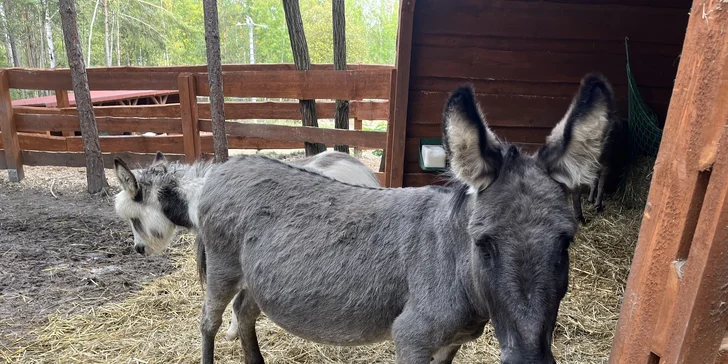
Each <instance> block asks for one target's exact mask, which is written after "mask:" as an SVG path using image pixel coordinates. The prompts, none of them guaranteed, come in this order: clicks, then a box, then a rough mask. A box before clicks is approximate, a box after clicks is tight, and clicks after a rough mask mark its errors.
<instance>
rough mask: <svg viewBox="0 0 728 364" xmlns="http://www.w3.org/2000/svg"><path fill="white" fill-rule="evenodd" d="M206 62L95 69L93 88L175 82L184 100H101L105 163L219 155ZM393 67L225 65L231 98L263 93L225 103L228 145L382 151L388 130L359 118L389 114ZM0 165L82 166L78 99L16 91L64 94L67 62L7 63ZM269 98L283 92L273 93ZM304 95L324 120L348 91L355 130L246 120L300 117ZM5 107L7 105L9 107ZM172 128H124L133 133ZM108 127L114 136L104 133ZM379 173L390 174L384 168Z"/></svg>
mask: <svg viewBox="0 0 728 364" xmlns="http://www.w3.org/2000/svg"><path fill="white" fill-rule="evenodd" d="M206 72H207V67H206V66H181V67H107V68H89V69H88V78H89V88H90V89H91V90H114V91H121V90H156V89H160V90H162V89H163V90H176V91H177V92H178V93H179V103H174V104H163V105H123V106H94V108H93V110H94V114H95V116H96V122H97V127H98V130H99V132H100V133H101V134H102V135H101V136H99V145H100V147H101V151H102V153H103V155H104V160H105V163H107V165H111V164H108V163H110V161H111V160H113V158H112V159H109V158H111V157H112V156H124V157H125V158H127V159H128V160H130V161H131V162H130V163H132V164H135V163H140V164H141V165H145V164H148V163H149V162H151V160H152V159H151V157H152V154H153V153H155V152H157V151H161V152H164V153H166V154H168V155H169V158H170V159H176V160H186V161H188V162H192V161H194V160H196V159H198V158H200V157H203V156H205V155H210V154H211V153H213V141H212V135H211V131H212V125H211V124H212V122H211V120H210V118H211V115H210V105H209V103H207V102H200V100H202V99H199V97H205V96H208V95H209V87H208V85H207V73H206ZM393 73H394V69H393V67H391V66H383V65H350V66H348V67H347V70H346V71H334V70H333V66H332V65H330V64H329V65H321V64H318V65H314V66H313V68H312V70H311V71H296V70H295V66H294V65H292V64H268V65H224V66H223V87H224V91H225V96H226V98H227V97H238V98H262V99H267V100H265V101H260V102H255V101H227V102H225V116H226V119H227V120H228V121H227V122H226V124H225V126H226V132H227V134H228V148H230V149H255V150H261V149H302V148H303V143H304V142H312V143H326V144H328V145H331V146H333V145H335V144H337V145H339V144H346V145H351V146H354V147H357V148H361V149H385V148H386V140H387V138H386V134H387V133H386V132H376V131H362V130H361V128H362V122H361V121H362V120H384V121H387V120H389V119H390V109H391V98H392V95H391V94H392V82H393V76H392V75H393ZM3 80H4V82H0V106H1V107H0V136H2V138H0V149H2V150H0V168H4V169H9V170H13V169H15V170H18V167H20V174H21V175H20V178H22V165H23V164H27V165H58V166H78V167H80V166H85V155H84V154H83V141H82V138H81V136H80V135H76V134H80V122H79V118H78V114H77V110H76V108H75V107H68V103H67V102H65V103H63V102H59V103H58V107H37V106H15V107H13V106H12V105H10V104H11V102H10V97H9V95H10V89H30V90H51V91H55V92H56V93H57V98H58V99H61V100H62V99H64V98H65V97H66V96H65V92H66V90H70V89H71V88H72V83H71V75H70V71H69V70H68V69H53V70H45V69H43V70H41V69H17V68H11V69H0V81H3ZM271 99H281V100H280V101H275V100H271ZM298 99H315V100H317V101H316V107H317V110H316V111H317V116H318V118H319V119H333V118H334V114H335V109H336V105H335V102H334V100H335V99H347V100H350V103H349V117H350V119H353V120H354V123H353V124H354V126H355V130H341V129H325V128H314V127H303V126H285V125H269V124H257V123H245V122H239V121H244V120H261V119H264V120H300V118H301V110H300V105H299V102H298V101H297V100H298ZM3 107H4V108H3ZM52 132H53V134H58V135H51V134H52ZM147 132H152V133H158V134H166V135H155V136H148V135H119V134H129V133H140V134H141V133H147ZM104 134H109V135H104ZM379 177H380V179H381V180H383V176H381V173H380V174H379Z"/></svg>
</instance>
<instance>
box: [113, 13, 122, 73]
mask: <svg viewBox="0 0 728 364" xmlns="http://www.w3.org/2000/svg"><path fill="white" fill-rule="evenodd" d="M114 19H115V20H116V65H117V66H121V36H120V35H119V34H120V30H119V14H118V10H117V13H116V14H115V16H114Z"/></svg>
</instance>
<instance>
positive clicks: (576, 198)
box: [571, 187, 586, 224]
mask: <svg viewBox="0 0 728 364" xmlns="http://www.w3.org/2000/svg"><path fill="white" fill-rule="evenodd" d="M571 200H572V203H573V204H574V215H575V216H576V219H577V220H579V221H580V222H581V223H582V224H583V223H585V222H586V220H584V214H583V213H582V212H581V187H576V188H574V189H573V190H572V191H571Z"/></svg>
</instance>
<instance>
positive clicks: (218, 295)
mask: <svg viewBox="0 0 728 364" xmlns="http://www.w3.org/2000/svg"><path fill="white" fill-rule="evenodd" d="M210 260H211V259H210V256H209V255H208V259H207V262H208V268H209V267H212V266H214V265H211V264H209V263H210ZM237 283H238V278H237V277H236V276H231V275H229V274H225V273H224V272H215V271H211V272H210V271H208V274H207V293H206V294H205V304H204V305H203V307H202V317H201V319H200V333H201V334H202V363H203V364H212V363H213V361H214V352H215V334H217V330H218V329H220V325H221V324H222V313H223V312H224V311H225V308H227V305H228V303H230V300H231V299H232V298H233V296H235V292H236V288H237Z"/></svg>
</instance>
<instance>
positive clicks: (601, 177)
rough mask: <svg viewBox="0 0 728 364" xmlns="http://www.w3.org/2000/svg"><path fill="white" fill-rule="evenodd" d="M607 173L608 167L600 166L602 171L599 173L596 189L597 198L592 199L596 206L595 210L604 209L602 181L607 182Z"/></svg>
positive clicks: (600, 210)
mask: <svg viewBox="0 0 728 364" xmlns="http://www.w3.org/2000/svg"><path fill="white" fill-rule="evenodd" d="M608 173H609V168H606V167H605V168H602V172H601V173H600V174H599V186H598V190H597V199H596V201H594V206H595V207H596V208H597V211H599V212H602V211H604V202H603V201H604V183H606V182H607V174H608Z"/></svg>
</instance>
